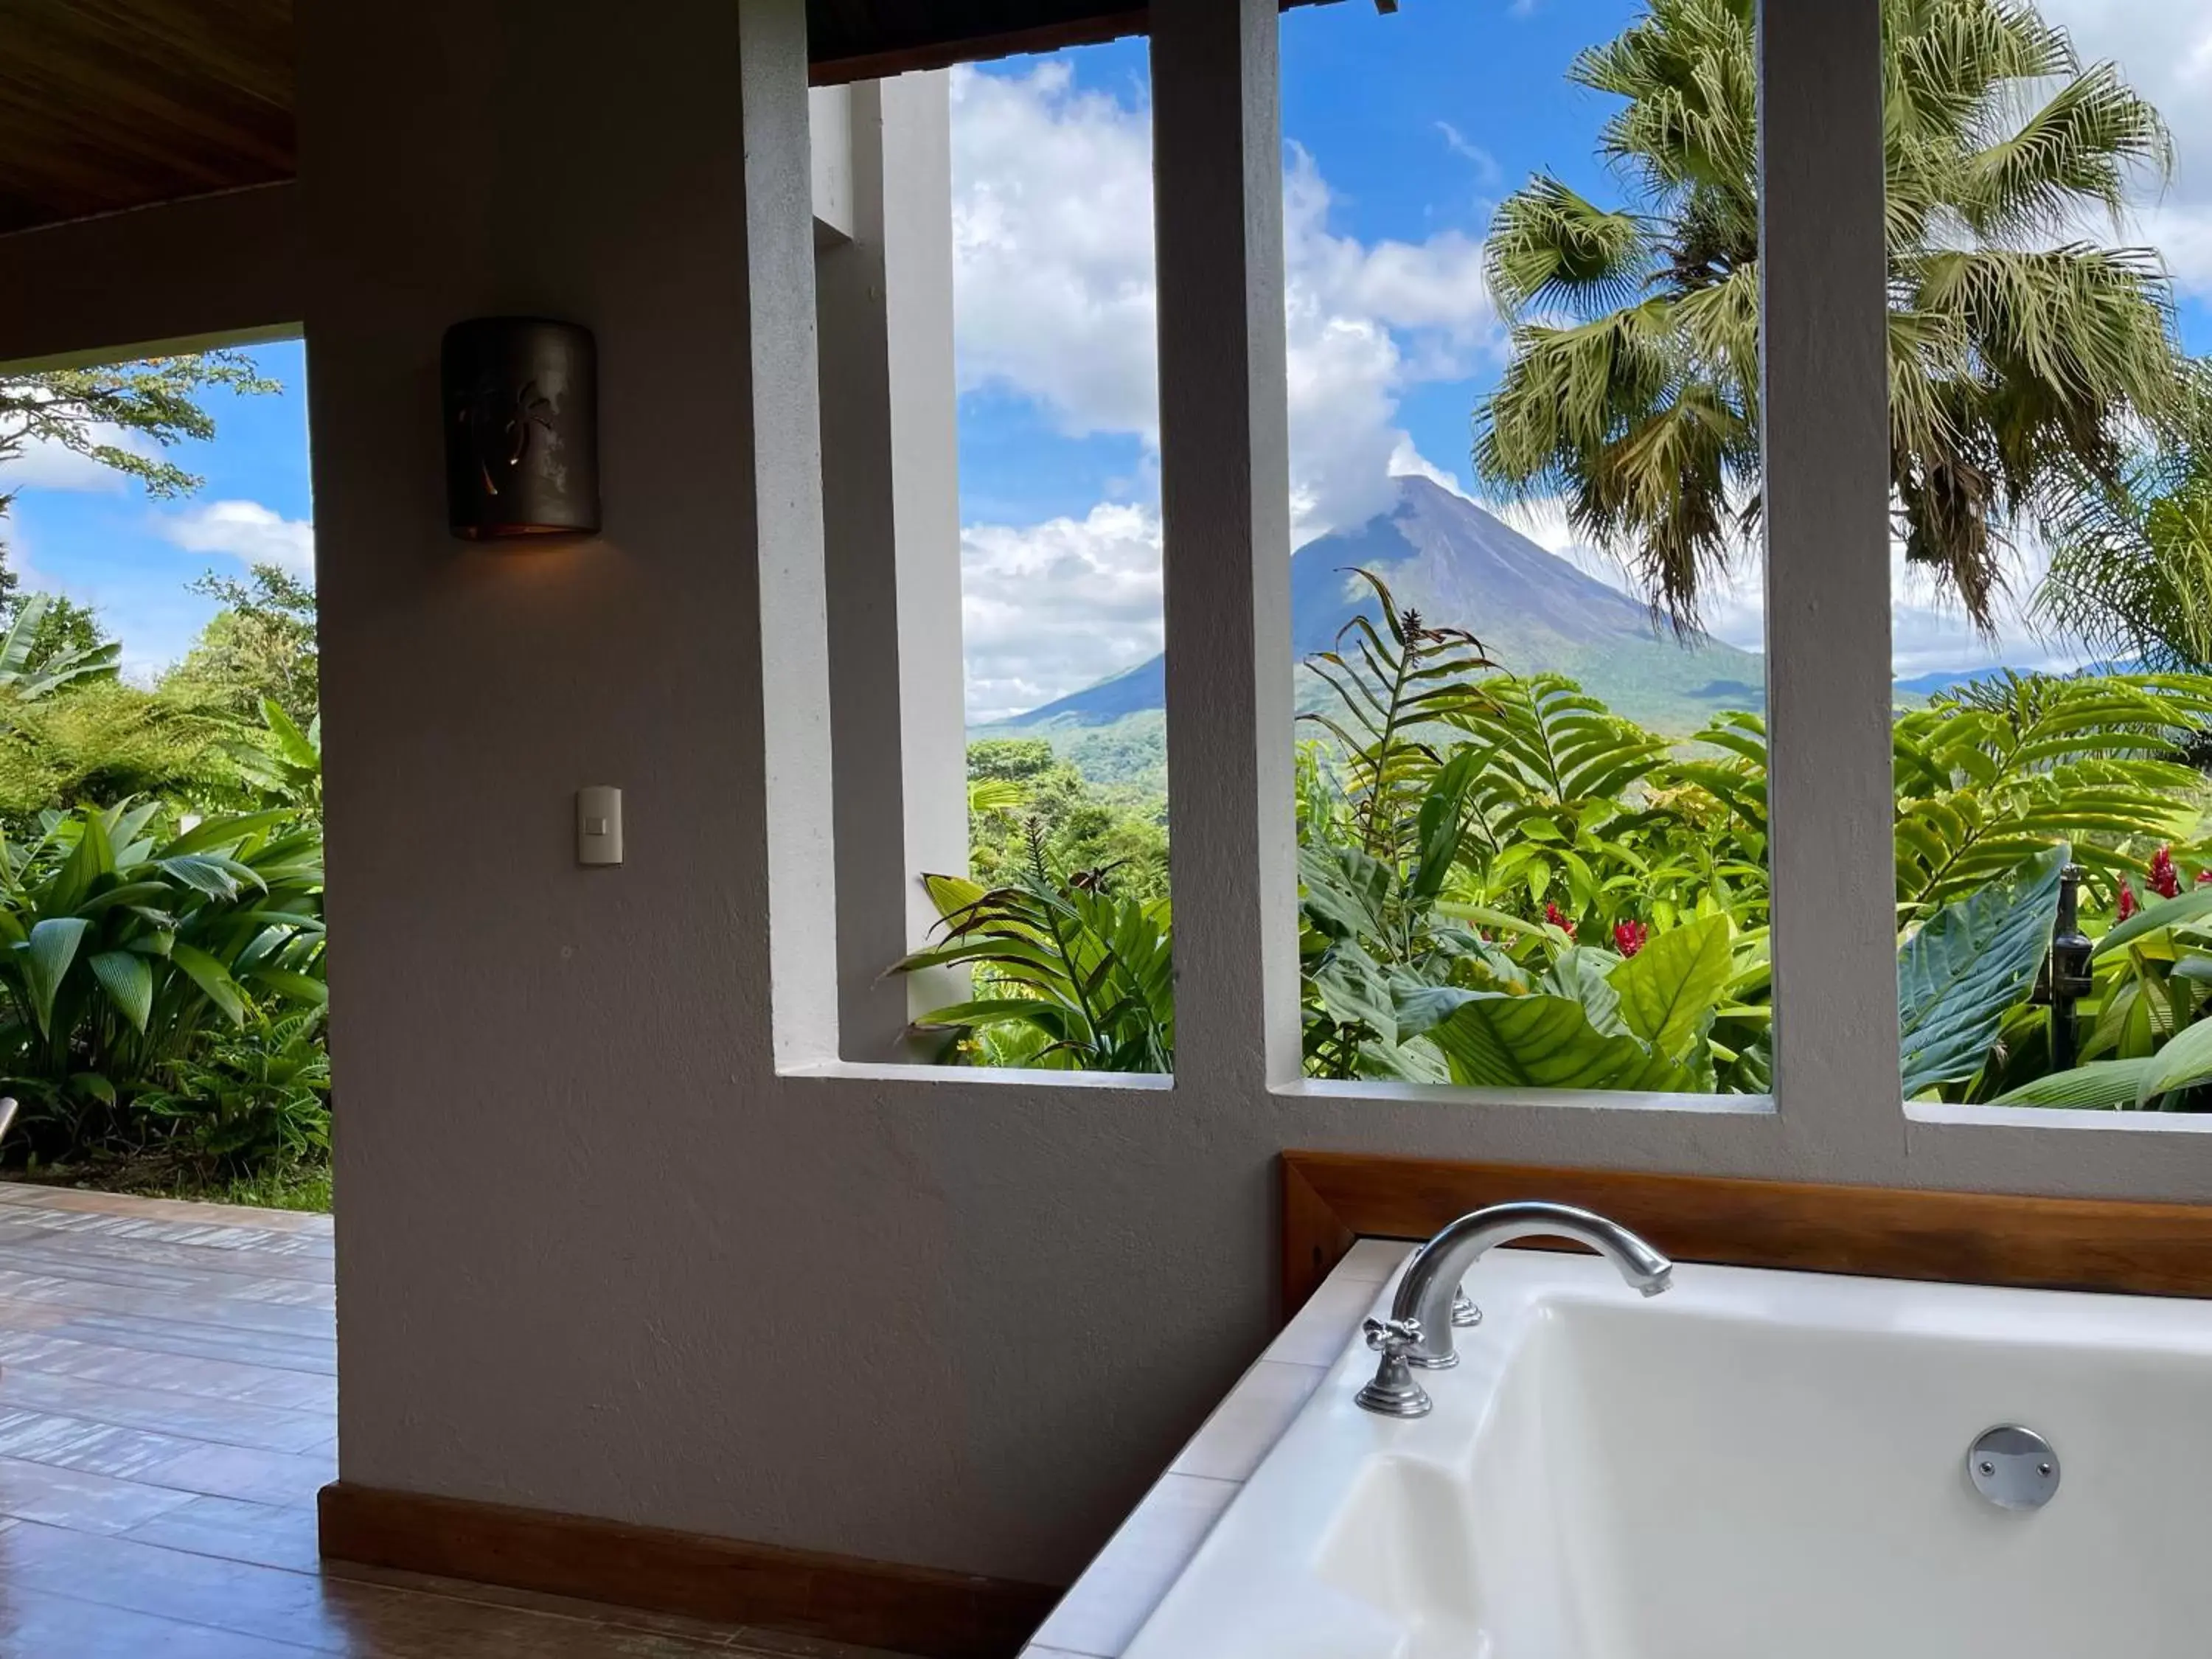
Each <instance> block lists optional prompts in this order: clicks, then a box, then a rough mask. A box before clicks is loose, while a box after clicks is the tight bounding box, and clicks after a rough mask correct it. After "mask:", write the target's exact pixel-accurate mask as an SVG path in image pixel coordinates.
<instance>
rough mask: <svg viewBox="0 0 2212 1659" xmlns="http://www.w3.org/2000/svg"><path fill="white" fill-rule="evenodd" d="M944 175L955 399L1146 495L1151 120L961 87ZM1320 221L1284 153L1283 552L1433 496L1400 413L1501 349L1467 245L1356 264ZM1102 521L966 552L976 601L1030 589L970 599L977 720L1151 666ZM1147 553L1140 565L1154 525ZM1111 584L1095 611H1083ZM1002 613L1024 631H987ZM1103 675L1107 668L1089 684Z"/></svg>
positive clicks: (976, 84)
mask: <svg viewBox="0 0 2212 1659" xmlns="http://www.w3.org/2000/svg"><path fill="white" fill-rule="evenodd" d="M952 160H953V259H954V288H953V291H954V303H955V307H956V317H957V341H958V346H959V374H960V383H961V386H962V389H963V391H975V390H978V389H986V388H987V389H993V390H997V391H1000V392H1006V393H1010V394H1012V395H1015V396H1018V397H1021V398H1027V399H1029V400H1030V401H1031V402H1032V403H1033V404H1035V405H1036V407H1037V408H1039V409H1040V410H1043V411H1044V412H1045V414H1046V416H1047V417H1048V419H1049V420H1050V421H1051V422H1052V423H1053V424H1054V426H1055V427H1056V428H1058V429H1059V430H1060V431H1061V432H1063V433H1065V434H1066V435H1070V436H1074V437H1084V436H1089V435H1094V434H1122V435H1133V436H1135V437H1136V438H1137V439H1138V440H1139V441H1140V442H1141V443H1142V444H1143V445H1144V446H1145V447H1146V467H1145V469H1144V470H1145V471H1146V477H1147V479H1148V480H1149V477H1150V474H1151V469H1152V465H1153V464H1154V463H1155V461H1156V458H1157V452H1158V442H1159V408H1158V363H1157V347H1158V290H1157V287H1156V283H1155V281H1154V272H1153V258H1152V120H1151V113H1150V111H1149V110H1148V109H1146V107H1144V106H1142V105H1141V104H1140V103H1138V102H1135V101H1130V100H1121V99H1118V98H1115V97H1114V96H1111V95H1109V94H1105V93H1102V92H1097V91H1088V90H1084V89H1080V88H1077V87H1076V86H1075V85H1074V83H1073V80H1072V78H1071V76H1070V75H1069V72H1068V70H1067V68H1066V65H1065V64H1058V63H1047V64H1042V65H1040V66H1039V67H1037V68H1036V69H1034V70H1030V71H1028V72H1027V73H1024V74H998V73H979V72H976V71H974V70H958V71H956V72H955V73H954V76H953V78H952ZM1332 206H1333V202H1332V197H1331V195H1330V191H1329V187H1328V183H1327V181H1326V179H1323V177H1322V173H1321V170H1320V167H1318V165H1317V164H1316V161H1315V160H1314V158H1313V157H1312V156H1311V155H1308V154H1307V153H1306V152H1305V151H1304V150H1303V149H1298V148H1297V147H1296V146H1295V145H1294V146H1292V147H1291V154H1290V155H1289V158H1288V164H1287V166H1286V168H1285V180H1284V207H1285V218H1284V236H1285V276H1286V279H1287V283H1286V294H1285V312H1286V322H1287V327H1288V336H1287V344H1288V352H1289V389H1290V420H1291V507H1292V515H1293V531H1294V534H1293V542H1294V544H1295V543H1296V542H1299V541H1304V540H1306V539H1309V538H1311V537H1313V536H1316V535H1319V534H1321V533H1322V532H1325V531H1327V530H1330V529H1334V528H1338V527H1341V526H1348V525H1353V524H1358V523H1360V522H1362V521H1363V520H1366V519H1368V518H1370V517H1371V516H1372V515H1373V514H1375V513H1377V512H1380V511H1383V510H1384V509H1385V508H1386V507H1389V504H1390V501H1391V490H1390V483H1389V480H1390V478H1391V477H1392V475H1393V474H1395V473H1398V472H1410V471H1418V472H1422V473H1425V474H1427V475H1429V476H1432V477H1437V479H1438V480H1439V481H1440V482H1444V481H1448V480H1449V474H1446V473H1443V471H1441V470H1440V469H1438V468H1437V467H1435V466H1434V465H1432V464H1431V463H1430V462H1429V461H1427V460H1426V459H1424V458H1423V457H1422V456H1421V455H1420V454H1419V452H1418V451H1417V450H1416V449H1415V447H1414V446H1413V441H1412V439H1411V438H1410V437H1409V436H1408V435H1407V433H1406V432H1405V430H1404V429H1403V428H1402V427H1401V425H1400V424H1399V422H1398V400H1399V398H1400V397H1401V394H1402V393H1403V392H1404V391H1405V390H1406V389H1407V387H1409V386H1413V385H1416V384H1419V383H1420V382H1423V381H1432V380H1459V379H1462V378H1464V377H1465V376H1466V375H1467V374H1468V372H1469V370H1470V368H1472V367H1473V366H1474V364H1475V363H1477V362H1480V361H1481V360H1482V359H1483V358H1484V357H1485V356H1486V355H1487V354H1490V353H1492V352H1494V351H1495V350H1496V349H1497V346H1498V339H1499V333H1498V328H1497V325H1496V319H1495V318H1494V317H1493V315H1492V310H1491V307H1490V302H1489V298H1488V295H1487V292H1486V289H1485V288H1484V285H1483V281H1482V249H1481V244H1480V241H1479V240H1475V239H1474V238H1473V237H1470V236H1468V235H1467V234H1464V233H1462V232H1461V231H1458V230H1444V231H1441V232H1439V233H1437V234H1435V235H1432V236H1431V237H1429V238H1428V239H1427V240H1424V241H1420V242H1405V241H1395V240H1386V241H1382V242H1378V243H1374V244H1366V243H1363V242H1361V241H1359V240H1357V239H1356V238H1353V237H1351V236H1346V235H1343V234H1339V233H1338V232H1336V231H1335V230H1334V228H1332V225H1331V210H1332ZM1451 487H1452V488H1454V489H1457V488H1458V487H1459V486H1458V484H1457V483H1456V482H1455V481H1451ZM1104 511H1105V510H1104V509H1100V510H1098V511H1094V512H1093V513H1091V514H1090V516H1089V517H1088V518H1087V519H1085V520H1066V519H1063V520H1054V521H1053V522H1052V523H1051V524H1048V525H1042V526H1034V527H1030V528H1028V529H1021V528H1017V527H1013V526H985V527H979V528H975V529H971V530H970V531H969V533H968V549H967V550H968V559H969V583H970V591H971V595H973V594H974V592H975V585H976V584H978V583H986V584H987V583H988V582H989V581H991V580H993V574H992V573H993V572H994V571H999V570H1001V569H1011V568H1016V567H1017V566H1019V567H1021V568H1024V570H1025V571H1026V573H1027V574H1026V579H1025V580H1024V582H1023V583H1022V584H1020V585H1019V588H1018V591H1016V589H1015V588H1014V587H1013V586H1008V587H1007V588H1006V590H1005V591H1003V592H1000V593H997V594H994V595H990V596H987V597H983V598H981V599H978V598H974V597H971V600H970V608H969V635H968V640H967V651H968V656H969V665H970V674H971V678H970V682H969V704H970V709H971V713H972V714H974V716H975V718H978V719H982V718H988V717H990V714H991V713H992V712H994V711H996V712H1005V711H1006V710H1008V709H1012V708H1021V707H1024V706H1028V704H1030V703H1035V702H1043V701H1047V700H1048V699H1049V698H1050V697H1052V696H1059V695H1060V694H1061V693H1063V692H1066V691H1069V690H1075V689H1077V688H1078V687H1079V686H1081V685H1083V684H1088V683H1089V682H1090V681H1091V679H1095V678H1097V675H1098V672H1110V671H1113V669H1114V668H1117V667H1121V666H1126V665H1127V664H1128V663H1131V662H1134V661H1136V660H1139V659H1141V658H1142V657H1143V656H1144V655H1146V654H1147V653H1149V652H1151V651H1152V650H1155V649H1157V648H1158V572H1157V568H1154V569H1153V570H1152V573H1151V574H1150V576H1149V579H1148V580H1149V581H1150V584H1151V593H1152V599H1151V600H1150V608H1149V610H1147V611H1144V621H1145V623H1146V628H1147V629H1148V630H1149V631H1148V633H1146V635H1145V636H1144V640H1143V641H1142V648H1141V649H1138V648H1136V647H1137V646H1138V644H1139V642H1140V641H1139V640H1138V638H1137V636H1136V635H1130V634H1127V633H1126V632H1122V631H1118V630H1120V629H1121V625H1122V624H1121V620H1120V619H1121V617H1122V615H1123V611H1122V608H1121V607H1122V605H1123V604H1124V601H1125V600H1126V599H1127V592H1126V590H1125V589H1123V588H1122V587H1121V586H1119V584H1120V583H1121V581H1122V580H1124V579H1126V578H1127V575H1128V574H1129V571H1128V561H1129V558H1130V557H1131V556H1133V551H1132V550H1134V549H1135V548H1137V547H1138V546H1139V544H1140V543H1142V541H1143V538H1142V537H1140V536H1138V535H1137V534H1136V533H1135V532H1134V531H1133V528H1132V523H1133V521H1131V520H1126V519H1120V518H1113V517H1110V516H1109V517H1106V518H1102V513H1103V512H1104ZM1150 533H1151V538H1152V539H1151V545H1152V560H1153V562H1154V564H1155V566H1156V565H1157V559H1158V531H1157V526H1156V525H1155V526H1153V528H1152V532H1150ZM1079 544H1080V546H1081V549H1082V551H1081V552H1079V551H1078V547H1079ZM979 550H982V551H981V552H980V553H979ZM1093 555H1095V556H1096V558H1097V561H1098V562H1097V563H1096V564H1094V563H1093V562H1092V558H1091V556H1093ZM1031 566H1034V567H1035V568H1030V567H1031ZM1105 571H1111V572H1112V573H1113V575H1112V579H1111V581H1110V582H1109V583H1108V587H1109V588H1110V591H1105V590H1101V591H1100V592H1098V593H1097V595H1096V597H1097V605H1094V604H1093V598H1094V592H1093V590H1094V588H1095V587H1097V585H1098V584H1100V583H1101V582H1102V581H1105V580H1107V579H1106V578H1105V577H1104V576H1103V574H1102V572H1105ZM1015 605H1018V606H1020V607H1021V612H1020V617H1021V623H1020V626H1018V627H1013V626H1009V627H1006V628H1004V629H996V630H994V627H993V623H994V620H995V619H997V618H999V617H1001V616H1002V615H1010V614H1011V611H1010V610H1009V609H1008V607H1012V606H1015ZM1136 614H1137V609H1131V610H1130V611H1128V615H1129V616H1131V617H1133V616H1135V615H1136ZM1062 615H1066V616H1081V615H1087V616H1088V617H1090V620H1089V622H1088V623H1086V624H1085V629H1077V630H1074V631H1075V633H1077V634H1079V635H1081V637H1079V638H1073V637H1072V638H1071V639H1070V640H1069V641H1068V644H1069V647H1070V648H1069V649H1068V650H1067V651H1060V650H1057V649H1053V650H1042V651H1040V650H1037V649H1036V648H1034V647H1035V641H1032V640H1031V639H1030V638H1029V637H1028V636H1027V630H1028V629H1030V627H1031V626H1032V623H1031V618H1032V617H1036V618H1037V619H1038V620H1037V621H1036V623H1035V624H1034V625H1035V626H1036V627H1037V628H1039V629H1042V630H1044V631H1045V632H1046V633H1047V634H1048V635H1049V634H1050V633H1051V632H1052V631H1053V629H1054V627H1055V626H1056V624H1055V623H1054V621H1053V620H1052V619H1053V618H1054V617H1059V616H1062ZM1109 631H1112V632H1113V633H1114V637H1113V638H1112V639H1111V640H1106V639H1104V638H1103V635H1105V634H1107V633H1108V632H1109ZM1108 647H1110V648H1108ZM1102 658H1111V659H1113V660H1112V662H1111V665H1110V666H1109V667H1107V668H1105V669H1103V670H1097V671H1094V669H1093V667H1092V665H1093V663H1095V662H1096V661H1097V660H1099V659H1102ZM1024 698H1026V699H1027V700H1028V701H1027V703H1024V702H1023V701H1022V700H1023V699H1024Z"/></svg>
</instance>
